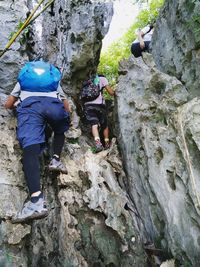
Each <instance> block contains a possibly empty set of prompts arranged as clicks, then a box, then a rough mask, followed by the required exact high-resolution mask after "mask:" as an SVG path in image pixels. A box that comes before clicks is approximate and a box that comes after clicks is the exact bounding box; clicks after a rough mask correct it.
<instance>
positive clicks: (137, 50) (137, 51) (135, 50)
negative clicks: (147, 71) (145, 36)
mask: <svg viewBox="0 0 200 267" xmlns="http://www.w3.org/2000/svg"><path fill="white" fill-rule="evenodd" d="M144 43H145V47H144V48H143V49H141V47H140V43H139V42H138V43H132V45H131V53H132V54H133V55H134V56H135V57H141V56H142V52H149V45H150V41H148V42H147V41H145V42H144Z"/></svg>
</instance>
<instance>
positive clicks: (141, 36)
mask: <svg viewBox="0 0 200 267" xmlns="http://www.w3.org/2000/svg"><path fill="white" fill-rule="evenodd" d="M143 36H144V33H143V31H141V30H139V31H138V40H139V42H140V48H141V49H144V48H145V43H144V39H143Z"/></svg>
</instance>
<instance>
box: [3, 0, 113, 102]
mask: <svg viewBox="0 0 200 267" xmlns="http://www.w3.org/2000/svg"><path fill="white" fill-rule="evenodd" d="M33 6H34V7H35V6H36V4H35V1H34V0H33V1H29V3H28V6H26V1H22V0H20V1H17V3H15V2H13V1H12V0H8V1H6V2H4V3H3V2H1V9H0V15H1V20H2V22H3V23H2V24H3V27H2V28H1V33H2V34H1V40H2V41H1V47H0V49H1V50H3V48H4V47H5V46H6V44H7V42H8V40H9V34H10V33H13V32H14V31H16V30H17V27H18V25H19V22H20V21H24V20H25V18H26V13H27V12H28V11H29V10H32V9H33ZM8 10H9V16H7V15H5V14H8ZM112 14H113V9H112V3H111V2H107V3H105V2H104V1H102V2H97V1H88V0H83V1H71V0H64V1H62V0H60V1H56V3H55V4H53V5H51V7H49V9H48V10H46V11H45V12H44V13H43V14H42V15H40V16H39V17H38V18H37V19H36V20H35V21H34V23H32V24H31V26H30V27H29V28H28V32H26V35H20V37H19V38H18V39H17V41H16V42H15V43H14V44H13V45H12V46H11V48H10V49H11V50H9V52H6V53H5V54H4V56H3V57H2V58H1V62H0V66H1V68H0V81H1V85H2V89H3V91H4V92H5V91H6V92H10V90H11V89H12V88H13V86H14V84H15V81H16V77H17V74H18V72H19V70H20V67H21V66H22V65H23V64H24V62H25V61H27V60H28V59H29V60H35V59H37V58H43V59H44V60H48V61H50V62H51V63H54V64H56V65H57V66H58V67H59V68H60V69H61V71H62V72H63V79H62V82H63V89H64V90H65V91H66V92H67V93H68V94H70V95H73V96H74V97H75V96H76V94H77V92H78V90H77V85H79V84H80V82H82V81H83V79H85V77H86V75H87V74H88V72H89V71H90V70H93V69H95V68H96V66H97V64H98V60H99V54H100V49H101V46H102V39H103V37H104V36H105V34H106V33H107V31H108V29H109V25H110V21H111V19H112Z"/></svg>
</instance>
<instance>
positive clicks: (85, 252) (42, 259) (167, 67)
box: [0, 0, 200, 267]
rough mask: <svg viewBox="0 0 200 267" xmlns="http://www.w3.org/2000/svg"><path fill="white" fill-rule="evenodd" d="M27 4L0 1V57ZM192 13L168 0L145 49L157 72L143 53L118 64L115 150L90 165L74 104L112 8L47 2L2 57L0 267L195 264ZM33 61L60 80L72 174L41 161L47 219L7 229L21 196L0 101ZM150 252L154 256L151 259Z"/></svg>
mask: <svg viewBox="0 0 200 267" xmlns="http://www.w3.org/2000/svg"><path fill="white" fill-rule="evenodd" d="M34 5H35V1H33V0H32V1H23V0H20V1H11V0H8V1H6V2H5V1H0V15H1V16H0V20H1V22H2V24H1V25H2V27H1V29H0V31H1V35H0V40H1V47H0V49H3V48H4V47H5V45H6V43H7V41H8V36H9V33H11V32H12V31H14V29H16V27H17V25H18V23H19V21H20V20H24V19H25V18H26V17H27V12H28V11H30V10H32V8H33V6H34ZM198 10H199V1H191V2H190V3H188V1H173V0H166V3H165V6H164V8H163V10H162V13H161V16H160V18H159V19H158V22H157V26H156V30H155V35H154V40H153V56H154V58H155V63H154V60H153V59H152V57H151V56H149V55H148V54H146V55H144V59H142V58H140V59H135V58H133V57H131V58H130V59H129V60H128V61H126V62H122V63H121V65H120V70H119V71H120V77H119V84H118V86H117V91H116V100H115V102H116V103H115V128H116V129H115V135H116V137H117V140H116V139H115V138H113V143H112V146H111V148H110V149H109V150H107V151H103V152H101V153H99V154H96V155H95V154H93V153H92V151H91V140H90V139H91V138H88V137H86V136H85V135H84V134H82V132H81V130H82V129H81V128H80V123H79V120H80V118H79V117H78V115H77V113H76V109H77V107H76V106H75V104H74V103H77V101H76V100H77V98H78V92H79V88H80V86H79V85H80V82H81V81H82V80H83V79H84V78H85V76H86V74H87V73H88V72H89V71H90V70H91V69H95V68H96V66H97V64H98V60H99V53H100V49H101V41H102V38H103V37H104V36H105V34H106V32H107V30H108V27H109V23H110V20H111V16H112V4H111V3H110V2H104V1H90V0H89V1H88V0H82V1H71V0H59V1H55V3H54V4H53V5H52V6H51V7H50V8H49V9H48V11H46V12H45V13H44V15H43V16H40V17H39V18H38V19H37V20H36V21H35V23H34V24H33V25H32V26H31V27H30V28H29V30H28V32H27V33H26V35H24V36H23V38H22V39H18V40H17V41H16V42H15V43H14V44H13V45H12V47H11V49H10V50H9V51H7V52H6V53H5V54H4V56H3V57H2V58H1V59H0V82H1V83H0V84H1V85H0V91H1V92H2V93H1V96H0V99H1V107H0V125H1V142H0V153H1V157H0V166H1V171H0V174H1V175H0V184H1V186H0V192H1V194H0V204H1V205H0V237H1V238H0V266H3V267H4V266H6V267H11V266H12V267H19V266H22V267H27V266H33V267H36V266H52V267H54V266H57V267H79V266H85V267H91V266H93V267H98V266H99V267H104V266H107V267H111V266H112V267H115V266H117V267H147V266H148V267H149V266H150V262H151V265H152V266H156V267H157V266H160V262H161V260H162V259H165V258H170V257H174V258H175V259H176V264H177V266H181V264H182V263H183V262H188V263H190V264H194V266H198V265H199V263H200V256H199V249H200V231H199V229H200V224H199V217H200V209H199V207H200V191H199V188H200V181H199V171H200V170H199V160H200V158H199V147H200V144H199V126H198V125H199V119H200V118H199V114H200V111H199V99H198V98H193V96H194V95H197V89H198V83H199V79H198V65H199V64H198V63H199V54H198V42H199V39H198V38H199V31H198V25H199V24H198V19H197V17H198ZM185 22H187V23H185ZM193 29H195V30H194V31H193ZM196 29H197V30H196ZM24 38H25V39H24ZM177 43H178V45H177ZM37 57H42V58H44V59H46V60H50V61H51V62H52V63H54V64H56V65H57V66H59V67H60V68H61V69H62V70H63V80H62V86H63V89H64V91H65V92H66V94H67V96H68V97H70V98H71V103H72V107H73V117H72V120H73V127H71V129H70V131H69V132H68V133H67V134H66V143H65V148H64V152H63V155H62V158H63V161H64V163H65V164H66V165H67V167H68V170H69V174H68V175H64V174H63V175H55V174H52V173H50V172H48V170H47V168H46V166H47V164H48V162H49V158H48V157H45V156H41V182H42V184H43V189H44V194H45V196H46V198H47V202H48V206H49V210H50V214H49V216H48V217H47V218H46V219H43V220H39V221H35V222H32V223H30V224H11V221H10V219H11V217H12V216H13V215H14V214H15V213H16V212H17V211H18V210H19V209H20V207H21V205H22V203H23V201H24V200H25V199H26V197H27V189H26V184H25V180H24V175H23V171H22V165H21V150H20V147H19V144H18V142H17V140H16V136H15V127H16V120H15V116H14V113H13V112H8V111H6V110H5V109H4V108H3V102H4V99H5V97H6V96H5V93H9V92H10V90H11V89H12V87H13V85H14V84H15V82H16V76H17V73H18V71H19V69H20V67H21V66H22V65H23V63H24V62H25V61H26V60H28V59H35V58H37ZM163 72H165V73H163ZM169 74H170V75H169ZM175 77H176V78H175ZM118 148H120V153H119V151H118ZM145 249H146V251H145ZM152 254H157V255H159V257H158V258H154V259H156V261H155V260H152V259H153V257H152ZM147 257H148V259H149V260H147Z"/></svg>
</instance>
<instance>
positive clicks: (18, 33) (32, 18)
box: [0, 0, 55, 57]
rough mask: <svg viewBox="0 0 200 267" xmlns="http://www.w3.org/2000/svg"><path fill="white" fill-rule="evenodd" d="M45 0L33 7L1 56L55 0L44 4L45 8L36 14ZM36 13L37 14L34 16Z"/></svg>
mask: <svg viewBox="0 0 200 267" xmlns="http://www.w3.org/2000/svg"><path fill="white" fill-rule="evenodd" d="M44 1H45V0H40V1H39V3H38V4H37V6H36V7H35V8H34V9H33V11H32V12H31V14H30V15H29V16H28V18H27V19H26V21H25V22H24V23H23V24H22V26H21V28H20V29H19V30H18V31H17V32H16V33H15V34H14V35H13V36H12V38H11V39H10V40H9V42H8V43H7V45H6V46H5V48H4V50H3V51H1V53H0V57H2V56H3V55H4V54H5V52H6V51H8V49H9V48H10V46H11V45H12V44H13V43H14V41H15V40H16V38H17V37H18V36H19V35H20V33H21V32H22V31H23V30H24V29H25V28H26V27H27V26H28V25H29V24H30V23H32V22H33V21H34V20H35V19H36V18H37V17H38V16H39V15H40V14H41V13H43V12H44V11H45V10H46V9H47V8H48V7H49V6H50V5H51V4H52V3H53V2H54V1H55V0H49V2H48V3H47V4H46V5H45V6H44V8H43V9H42V10H41V11H40V12H39V13H38V14H37V15H35V13H36V11H37V10H38V8H39V7H40V6H41V5H42V3H43V2H44ZM34 15H35V16H34Z"/></svg>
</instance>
